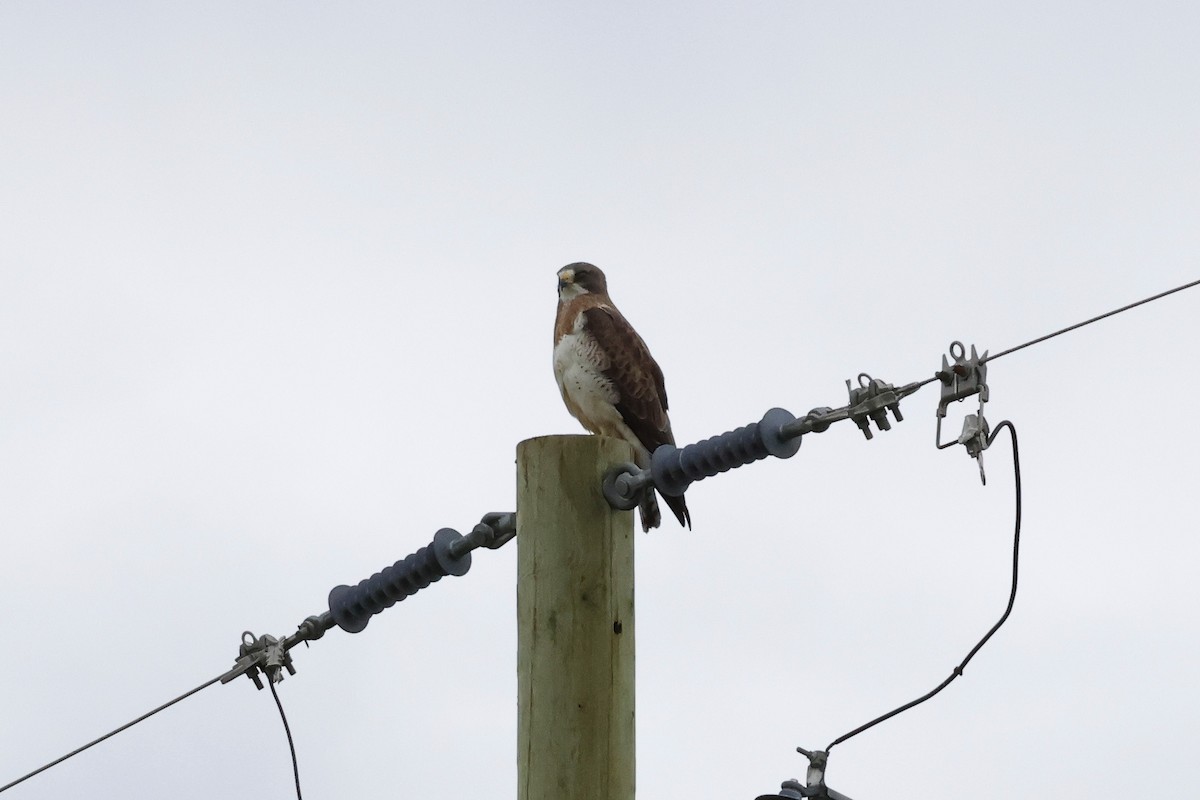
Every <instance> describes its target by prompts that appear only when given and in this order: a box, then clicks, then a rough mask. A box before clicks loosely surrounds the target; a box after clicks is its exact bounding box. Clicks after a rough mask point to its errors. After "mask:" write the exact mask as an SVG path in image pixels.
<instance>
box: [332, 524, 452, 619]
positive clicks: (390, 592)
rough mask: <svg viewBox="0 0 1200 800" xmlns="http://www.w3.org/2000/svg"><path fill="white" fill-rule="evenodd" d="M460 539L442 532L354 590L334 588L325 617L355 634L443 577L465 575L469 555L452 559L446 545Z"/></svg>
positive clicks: (360, 583) (444, 530)
mask: <svg viewBox="0 0 1200 800" xmlns="http://www.w3.org/2000/svg"><path fill="white" fill-rule="evenodd" d="M462 538H463V537H462V536H461V535H460V534H459V533H458V531H454V530H451V529H450V528H442V529H441V530H440V531H438V532H437V533H435V534H434V536H433V541H432V542H430V543H429V544H428V545H427V546H425V547H422V548H421V549H420V550H418V551H417V552H415V553H413V554H412V555H410V556H408V557H407V558H403V559H401V560H399V561H397V562H396V563H395V564H392V566H390V567H386V568H385V569H383V570H382V571H380V572H376V573H375V574H374V575H372V576H371V577H369V578H367V579H366V580H365V581H360V582H359V583H358V585H357V586H335V587H334V588H333V591H331V592H330V593H329V613H330V614H332V615H333V619H334V621H335V622H336V623H337V625H338V627H339V628H341V629H342V630H344V631H346V632H348V633H358V632H359V631H361V630H362V629H363V628H365V627H367V622H368V621H369V620H370V618H371V617H372V616H374V615H375V614H378V613H379V612H381V611H383V610H384V609H385V608H391V607H392V606H394V605H395V604H396V603H399V602H400V601H401V600H403V599H404V598H406V597H409V596H411V595H414V594H416V593H417V592H419V591H421V590H422V589H424V588H425V587H426V586H428V585H429V584H431V583H434V582H436V581H439V580H441V579H442V577H443V576H445V575H465V574H466V573H467V570H469V569H470V568H471V554H470V553H469V552H467V553H463V554H462V555H461V556H459V557H457V558H455V557H454V556H453V555H451V553H450V545H451V544H452V543H453V542H456V541H458V540H459V539H462Z"/></svg>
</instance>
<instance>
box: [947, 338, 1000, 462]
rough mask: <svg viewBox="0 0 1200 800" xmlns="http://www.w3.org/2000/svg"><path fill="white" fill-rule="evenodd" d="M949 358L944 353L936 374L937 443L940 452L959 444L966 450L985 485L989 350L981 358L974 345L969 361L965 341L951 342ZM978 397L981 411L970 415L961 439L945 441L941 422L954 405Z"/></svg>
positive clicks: (965, 421)
mask: <svg viewBox="0 0 1200 800" xmlns="http://www.w3.org/2000/svg"><path fill="white" fill-rule="evenodd" d="M950 356H951V357H952V358H953V359H954V363H953V364H951V363H950V362H949V361H947V360H946V356H945V354H944V353H943V354H942V368H941V370H940V371H938V372H937V373H936V375H937V378H938V380H939V381H941V383H942V396H941V399H939V400H938V407H937V430H936V431H935V433H934V443H935V444H936V445H937V448H938V449H939V450H944V449H946V448H947V447H953V446H954V445H956V444H961V445H964V446H965V447H966V448H967V455H969V456H971V458H973V459H975V460H976V461H977V462H978V463H979V479H980V480H981V481H982V482H983V483H984V484H985V485H986V484H987V475H986V474H985V473H984V471H983V451H984V450H986V449H987V447H988V444H989V441H988V436H989V434H990V430H989V428H988V423H987V419H986V418H985V417H984V415H983V407H984V404H985V403H987V401H988V394H989V393H988V384H987V357H988V354H987V351H986V350H985V351H983V355H982V356H981V355H979V354H978V353H977V352H976V351H975V345H971V356H970V357H969V358H968V357H967V354H966V348H965V347H963V343H962V342H958V341H954V342H951V343H950ZM974 394H977V395H979V411H978V413H976V414H968V415H967V416H966V417H965V418H964V419H963V427H962V432H961V433H960V434H959V435H958V438H957V439H955V440H953V441H949V442H943V441H942V420H943V419H944V418H945V416H946V409H947V407H948V406H949V405H950V404H951V403H953V402H958V401H961V400H965V399H966V398H968V397H970V396H971V395H974Z"/></svg>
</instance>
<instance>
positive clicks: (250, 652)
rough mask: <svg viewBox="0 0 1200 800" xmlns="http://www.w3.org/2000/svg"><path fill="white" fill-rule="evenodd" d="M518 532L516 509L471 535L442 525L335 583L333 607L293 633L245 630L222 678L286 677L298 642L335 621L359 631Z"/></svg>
mask: <svg viewBox="0 0 1200 800" xmlns="http://www.w3.org/2000/svg"><path fill="white" fill-rule="evenodd" d="M516 535H517V515H516V512H513V511H503V512H491V513H489V514H484V515H483V519H482V520H481V521H480V522H479V524H478V525H476V526H475V527H474V528H472V529H471V532H470V533H468V534H467V535H466V536H463V535H462V534H460V533H459V532H458V531H456V530H453V529H451V528H442V529H441V530H439V531H438V532H437V533H435V534H434V536H433V541H432V542H430V543H429V544H428V545H426V546H425V547H422V548H421V549H419V550H417V551H416V552H415V553H412V554H411V555H409V556H406V557H405V558H402V559H400V560H399V561H397V562H396V563H394V564H392V565H391V566H390V567H385V568H384V569H382V570H380V571H379V572H377V573H375V574H374V575H372V576H371V577H370V578H367V579H366V580H364V581H360V582H359V583H358V584H357V585H355V586H335V587H334V588H333V590H332V591H330V592H329V610H328V611H325V612H323V613H321V614H319V615H314V616H311V617H308V618H307V619H305V620H304V622H302V623H300V625H299V626H298V627H297V629H296V632H295V633H293V634H292V635H291V636H287V637H284V638H283V639H276V638H275V637H274V636H271V635H269V634H265V635H263V636H255V635H254V634H253V633H251V632H250V631H246V632H245V633H243V634H242V645H241V647H240V648H239V650H238V658H237V660H236V661H235V662H234V665H233V668H232V669H231V670H229V671H228V672H226V673H225V674H224V675H222V676H221V683H229V682H230V681H232V680H233V679H234V678H237V677H238V676H239V675H248V676H249V677H250V679H251V680H252V681H254V685H255V686H257V687H258V688H259V689H262V688H263V683H262V679H261V677H260V676H261V675H266V676H267V680H269V681H270V682H272V683H278V682H279V681H281V680H283V670H287V672H288V674H289V675H295V674H296V669H295V667H294V666H292V657H291V654H290V652H289V651H290V650H291V649H292V648H293V647H295V646H296V645H298V644H300V643H301V642H304V643H306V644H307V643H308V642H312V641H316V640H317V639H320V638H321V637H322V636H324V635H325V631H327V630H329V629H330V628H332V627H334V626H335V625H336V626H337V627H339V628H341V629H342V630H344V631H346V632H347V633H358V632H359V631H361V630H363V629H364V628H366V627H367V622H368V621H369V620H370V618H371V617H373V616H374V615H376V614H378V613H380V612H382V611H383V610H384V609H387V608H391V607H392V606H394V605H395V604H396V603H398V602H400V601H401V600H403V599H404V598H406V597H411V596H412V595H414V594H416V593H417V592H419V591H420V590H422V589H424V588H426V587H427V586H429V585H430V584H432V583H435V582H437V581H439V580H441V579H442V578H443V577H445V576H446V575H465V574H466V573H467V570H469V569H470V568H471V551H472V550H476V549H478V548H480V547H486V548H488V549H491V550H495V549H497V548H499V547H502V546H504V545H505V544H506V543H507V542H508V541H509V540H511V539H512V538H513V537H514V536H516Z"/></svg>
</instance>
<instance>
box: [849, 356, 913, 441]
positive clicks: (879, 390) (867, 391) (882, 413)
mask: <svg viewBox="0 0 1200 800" xmlns="http://www.w3.org/2000/svg"><path fill="white" fill-rule="evenodd" d="M846 391H848V392H849V393H850V402H849V404H848V405H849V409H848V412H847V415H848V416H849V417H850V419H852V420H854V424H855V425H857V426H858V429H859V430H860V431H862V432H863V436H866V437H867V438H868V439H871V438H873V437H874V434H872V433H871V423H872V422H874V423H875V426H876V427H878V428H879V430H881V431H890V430H891V429H892V423H891V421H890V420H888V416H887V412H889V411H891V412H892V414H893V415H894V416H895V417H896V421H897V422H903V421H904V416H903V415H901V413H900V396H899V395H898V394H897V393H896V387H895V386H892V385H891V384H890V383H887V382H886V381H882V380H880V379H878V378H872V377H871V376H870V375H868V374H867V373H865V372H860V373H859V375H858V387H857V388H855V387H852V386H851V385H850V379H849V378H847V379H846Z"/></svg>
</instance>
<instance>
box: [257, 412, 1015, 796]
mask: <svg viewBox="0 0 1200 800" xmlns="http://www.w3.org/2000/svg"><path fill="white" fill-rule="evenodd" d="M997 430H999V429H997ZM267 686H269V687H270V689H271V696H272V697H274V698H275V705H276V706H277V707H278V708H279V718H280V719H282V720H283V732H284V733H286V734H287V740H288V749H289V750H291V751H292V775H294V776H295V778H296V800H304V798H303V797H301V795H300V764H299V763H298V762H297V761H296V745H295V743H294V742H293V741H292V728H291V726H289V725H288V721H287V714H285V713H283V703H281V702H279V692H277V691H275V681H273V680H271V678H270V676H269V675H268V676H267Z"/></svg>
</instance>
